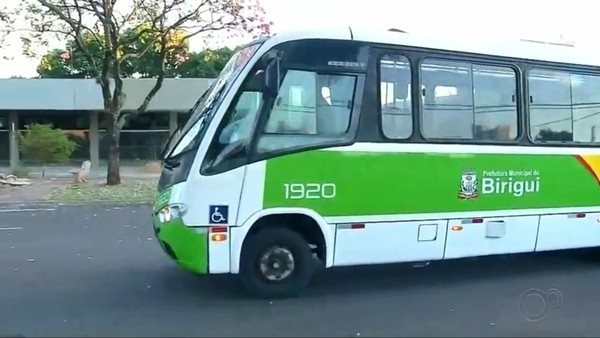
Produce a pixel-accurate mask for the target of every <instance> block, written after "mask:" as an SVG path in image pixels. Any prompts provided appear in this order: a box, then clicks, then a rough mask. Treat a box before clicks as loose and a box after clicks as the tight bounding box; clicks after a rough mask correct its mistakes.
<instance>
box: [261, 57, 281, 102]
mask: <svg viewBox="0 0 600 338" xmlns="http://www.w3.org/2000/svg"><path fill="white" fill-rule="evenodd" d="M278 91H279V59H278V58H273V59H271V60H269V62H268V63H267V66H266V67H265V74H264V92H265V94H267V95H269V96H272V97H275V96H277V93H278Z"/></svg>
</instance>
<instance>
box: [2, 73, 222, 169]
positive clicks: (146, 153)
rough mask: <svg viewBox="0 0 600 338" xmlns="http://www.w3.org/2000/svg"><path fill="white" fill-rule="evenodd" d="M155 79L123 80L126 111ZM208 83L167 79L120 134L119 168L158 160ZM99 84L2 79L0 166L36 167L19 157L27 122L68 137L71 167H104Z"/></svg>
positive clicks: (105, 150)
mask: <svg viewBox="0 0 600 338" xmlns="http://www.w3.org/2000/svg"><path fill="white" fill-rule="evenodd" d="M154 81H155V80H153V79H124V85H123V87H124V88H123V89H124V90H123V91H124V93H125V94H126V100H125V106H124V109H123V110H124V111H135V109H136V108H137V107H138V106H139V104H140V103H141V102H142V100H143V99H144V97H145V96H146V94H147V93H148V92H149V90H150V89H151V88H152V86H153V85H154ZM212 81H213V80H212V79H165V82H164V84H163V86H162V89H161V90H160V91H159V92H158V93H157V95H156V96H155V97H154V99H153V100H152V102H151V103H150V106H149V107H148V110H147V112H146V113H144V114H137V115H133V116H132V117H130V118H129V119H128V120H127V123H126V124H125V126H124V127H123V129H122V132H121V161H122V163H123V164H125V165H127V164H129V165H131V164H134V163H139V164H145V163H147V162H148V161H151V160H157V159H158V158H159V154H160V150H161V147H162V145H163V144H164V143H165V142H166V141H167V139H168V137H169V135H170V133H171V132H173V131H174V130H175V128H177V125H178V123H181V122H182V121H184V119H185V117H186V116H187V113H188V111H189V109H190V108H191V107H192V106H193V105H194V103H195V102H196V100H197V99H198V98H199V97H200V95H201V94H202V93H203V92H204V91H205V90H206V89H207V88H208V86H209V85H210V83H211V82H212ZM102 107H103V102H102V93H101V90H100V85H99V84H98V83H97V82H96V80H95V79H2V80H0V167H7V166H10V167H11V168H15V167H17V166H18V165H19V164H21V165H24V166H27V165H40V163H35V161H34V160H33V159H26V158H23V157H22V156H21V154H20V152H19V145H18V137H15V136H16V134H15V133H12V136H11V132H10V131H11V130H16V131H22V130H25V126H26V125H28V124H31V123H51V124H53V125H54V126H55V127H56V128H60V129H62V130H64V131H65V132H67V133H68V134H69V136H70V137H71V138H72V139H73V140H75V141H76V142H77V144H78V147H77V149H76V150H75V153H74V154H73V156H72V157H71V161H72V162H73V163H72V164H73V165H79V164H81V162H82V161H84V160H88V159H89V160H91V161H92V165H93V166H94V167H98V166H103V164H104V163H106V160H107V156H108V138H106V137H104V136H105V134H106V124H105V120H106V119H105V118H104V116H103V114H102V110H103V108H102Z"/></svg>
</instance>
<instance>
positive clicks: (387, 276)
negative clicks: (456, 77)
mask: <svg viewBox="0 0 600 338" xmlns="http://www.w3.org/2000/svg"><path fill="white" fill-rule="evenodd" d="M25 208H26V209H25V210H24V211H17V210H14V209H15V208H12V207H8V206H2V207H0V302H1V303H0V335H22V336H26V337H33V336H41V335H44V336H161V337H165V336H212V337H215V336H217V337H218V336H221V337H223V336H238V337H241V336H261V337H271V336H279V337H281V336H305V337H306V336H331V337H355V336H367V337H369V336H461V337H467V336H478V337H484V336H579V337H582V336H594V335H598V334H600V320H598V316H599V315H598V313H599V310H600V292H599V286H600V283H599V282H600V263H598V262H595V261H593V260H589V259H584V257H583V256H581V254H576V255H573V254H568V255H567V254H560V255H557V254H546V255H542V256H540V255H537V256H512V257H501V258H492V259H479V260H466V261H455V262H448V263H446V264H432V265H430V266H429V267H426V268H418V269H416V268H412V267H407V266H398V265H392V266H383V267H368V268H350V269H342V270H333V271H328V272H325V273H322V274H320V275H319V276H318V277H317V278H316V280H315V282H314V284H313V286H312V289H311V290H310V292H308V294H306V295H305V296H304V297H302V298H298V299H290V300H281V301H273V302H270V301H263V300H255V299H250V298H247V297H245V296H244V294H243V293H241V292H240V291H239V289H238V288H237V285H236V283H235V281H234V280H233V279H232V278H228V277H212V278H206V277H198V276H194V275H191V274H188V273H186V272H184V271H182V270H180V269H179V268H177V267H176V266H175V265H174V264H173V263H172V262H171V261H169V260H168V258H167V257H166V256H165V255H164V254H163V253H162V252H161V251H160V248H159V246H158V245H157V243H156V242H155V240H154V238H153V237H152V235H153V234H152V229H151V226H150V223H149V220H150V218H149V208H146V207H126V208H112V207H104V206H102V207H101V206H95V207H57V208H56V209H55V210H27V207H25ZM31 208H40V207H31ZM31 208H30V209H31ZM41 208H46V209H53V207H51V206H50V207H48V206H46V207H43V206H42V207H41ZM11 209H12V210H11ZM586 257H587V256H586ZM535 289H539V290H538V291H535ZM550 289H555V291H553V292H551V293H550V294H545V295H542V297H541V298H540V296H539V295H536V294H535V293H536V292H538V293H539V292H546V291H547V290H550ZM528 290H529V291H528ZM532 290H533V291H532ZM525 292H529V293H528V295H529V296H528V297H521V296H522V295H523V294H524V293H525ZM543 298H545V305H546V309H545V310H546V311H545V312H542V310H544V308H543V306H544V300H543ZM523 299H524V301H523ZM520 305H522V306H520ZM527 316H529V317H530V319H536V320H535V321H532V320H527V319H526V318H525V317H527ZM535 316H537V317H536V318H533V317H535Z"/></svg>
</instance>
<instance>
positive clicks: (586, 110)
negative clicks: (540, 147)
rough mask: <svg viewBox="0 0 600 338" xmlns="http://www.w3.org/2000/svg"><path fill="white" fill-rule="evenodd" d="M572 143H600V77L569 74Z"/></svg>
mask: <svg viewBox="0 0 600 338" xmlns="http://www.w3.org/2000/svg"><path fill="white" fill-rule="evenodd" d="M571 88H572V95H571V97H572V101H573V141H575V142H586V143H598V142H600V76H597V75H578V74H571Z"/></svg>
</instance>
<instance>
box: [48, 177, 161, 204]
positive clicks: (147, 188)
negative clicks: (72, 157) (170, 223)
mask: <svg viewBox="0 0 600 338" xmlns="http://www.w3.org/2000/svg"><path fill="white" fill-rule="evenodd" d="M156 185H157V180H150V179H146V180H132V181H127V182H123V183H121V184H120V185H116V186H107V185H106V183H105V182H87V183H81V184H70V185H67V186H64V187H59V188H57V189H55V190H54V191H52V192H51V193H50V194H48V195H46V196H45V198H44V200H46V201H48V202H59V203H61V202H62V203H97V202H106V203H119V204H140V203H149V204H151V203H153V202H154V199H155V197H156Z"/></svg>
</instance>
